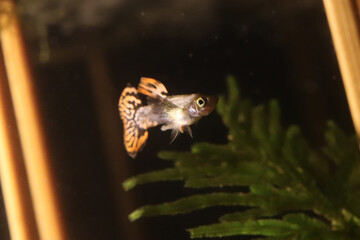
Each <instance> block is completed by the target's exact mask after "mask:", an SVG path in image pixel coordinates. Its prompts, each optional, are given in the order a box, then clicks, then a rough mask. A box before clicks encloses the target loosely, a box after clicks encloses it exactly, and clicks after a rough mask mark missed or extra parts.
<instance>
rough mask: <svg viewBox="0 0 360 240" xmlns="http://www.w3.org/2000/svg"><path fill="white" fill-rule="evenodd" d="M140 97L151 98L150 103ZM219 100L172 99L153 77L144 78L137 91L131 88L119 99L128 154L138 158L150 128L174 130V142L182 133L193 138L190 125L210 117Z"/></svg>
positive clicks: (200, 96)
mask: <svg viewBox="0 0 360 240" xmlns="http://www.w3.org/2000/svg"><path fill="white" fill-rule="evenodd" d="M139 94H143V95H145V96H147V104H144V103H143V102H142V100H141V98H140V96H139ZM217 100H218V97H217V96H209V95H204V94H198V93H195V94H186V95H173V96H169V94H168V92H167V89H166V88H165V86H164V85H163V84H162V83H161V82H159V81H157V80H155V79H152V78H144V77H143V78H141V79H140V83H139V86H138V88H137V89H136V88H135V87H132V86H130V85H128V86H127V87H126V88H125V89H124V90H123V92H122V93H121V96H120V99H119V112H120V117H121V120H122V122H123V126H124V145H125V148H126V151H127V152H128V154H129V156H131V157H132V158H135V157H136V155H137V153H138V152H139V151H141V150H142V148H143V147H144V146H145V143H146V140H147V138H148V131H147V129H149V128H151V127H155V126H158V125H162V126H161V130H162V131H166V130H172V141H173V140H174V139H175V138H176V137H177V136H178V134H179V133H180V132H181V133H184V132H185V131H186V132H188V133H189V135H190V136H191V137H192V132H191V129H190V125H191V124H193V123H195V122H197V121H198V120H199V119H200V118H201V117H203V116H206V115H208V114H210V113H211V112H212V111H213V110H214V108H215V106H216V103H217Z"/></svg>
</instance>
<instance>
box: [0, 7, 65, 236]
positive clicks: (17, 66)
mask: <svg viewBox="0 0 360 240" xmlns="http://www.w3.org/2000/svg"><path fill="white" fill-rule="evenodd" d="M0 4H1V5H0V7H1V9H2V10H3V12H4V11H5V12H8V13H11V14H10V15H9V14H1V15H0V22H1V23H2V28H1V31H0V37H1V45H2V49H3V54H4V61H5V66H6V71H7V75H8V81H9V87H10V92H11V97H12V100H13V104H14V110H15V116H16V121H17V125H18V129H19V135H20V141H21V146H22V149H23V154H24V161H25V166H26V171H27V175H28V179H29V185H30V192H31V197H32V200H33V204H34V212H35V217H36V222H37V225H38V229H39V235H40V238H41V239H43V240H50V239H51V240H61V239H65V237H64V231H63V227H62V222H61V220H60V216H59V208H58V204H57V201H56V197H55V191H54V189H55V185H54V183H53V179H52V177H53V176H52V175H51V172H50V168H49V158H48V156H47V152H46V147H45V141H44V134H43V132H42V129H41V123H40V117H39V110H38V108H37V104H36V100H35V96H34V89H33V85H32V84H33V79H32V77H31V74H30V69H29V64H28V61H27V56H26V52H25V46H24V40H23V37H22V34H21V31H20V27H19V23H18V20H17V18H16V15H15V4H14V1H10V0H1V1H0Z"/></svg>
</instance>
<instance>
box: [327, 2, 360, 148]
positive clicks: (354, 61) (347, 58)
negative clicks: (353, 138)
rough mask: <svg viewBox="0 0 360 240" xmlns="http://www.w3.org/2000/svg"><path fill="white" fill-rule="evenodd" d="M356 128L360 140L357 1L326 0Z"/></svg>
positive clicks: (359, 37)
mask: <svg viewBox="0 0 360 240" xmlns="http://www.w3.org/2000/svg"><path fill="white" fill-rule="evenodd" d="M323 2H324V6H325V11H326V15H327V19H328V22H329V26H330V30H331V35H332V38H333V42H334V46H335V50H336V55H337V58H338V62H339V66H340V71H341V75H342V79H343V82H344V87H345V91H346V96H347V99H348V103H349V106H350V111H351V116H352V120H353V123H354V127H355V131H356V133H357V136H358V140H359V143H360V35H359V27H360V26H359V24H358V23H359V21H358V20H359V19H357V17H358V16H357V14H356V12H357V11H358V9H355V6H356V5H355V2H353V1H352V0H323Z"/></svg>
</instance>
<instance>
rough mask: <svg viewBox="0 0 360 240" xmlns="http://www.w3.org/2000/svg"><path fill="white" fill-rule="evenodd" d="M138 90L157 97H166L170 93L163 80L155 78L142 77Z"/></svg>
mask: <svg viewBox="0 0 360 240" xmlns="http://www.w3.org/2000/svg"><path fill="white" fill-rule="evenodd" d="M137 90H138V92H139V93H142V94H144V95H146V96H149V97H151V98H156V99H165V98H166V97H167V96H168V95H169V94H168V91H167V90H166V87H165V86H164V84H162V83H161V82H159V81H157V80H155V79H153V78H147V77H142V78H141V79H140V83H139V86H138V89H137Z"/></svg>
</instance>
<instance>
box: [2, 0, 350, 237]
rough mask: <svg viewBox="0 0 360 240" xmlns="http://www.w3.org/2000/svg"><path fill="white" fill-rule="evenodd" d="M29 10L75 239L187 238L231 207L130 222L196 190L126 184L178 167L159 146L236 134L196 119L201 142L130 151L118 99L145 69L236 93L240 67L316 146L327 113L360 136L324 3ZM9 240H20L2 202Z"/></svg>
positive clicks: (255, 96)
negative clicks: (230, 82)
mask: <svg viewBox="0 0 360 240" xmlns="http://www.w3.org/2000/svg"><path fill="white" fill-rule="evenodd" d="M18 12H19V16H20V19H21V21H22V26H23V31H24V34H25V38H26V41H27V47H28V53H29V56H30V58H31V64H32V71H33V74H34V78H35V81H36V82H35V88H36V89H35V90H36V93H37V97H38V102H39V103H40V110H41V114H42V115H41V117H42V118H43V123H44V126H43V128H44V129H45V133H46V141H47V147H48V148H49V152H50V157H51V166H52V168H53V169H54V173H55V182H56V191H57V192H58V195H59V196H60V207H61V209H62V218H63V221H64V223H65V228H66V232H67V235H68V239H73V240H82V239H89V240H100V239H134V240H137V239H144V240H168V239H174V240H176V239H188V234H187V233H186V232H185V231H184V229H185V228H190V227H193V226H196V225H198V224H206V223H212V222H215V221H216V220H217V217H218V216H219V215H220V213H221V211H222V210H223V209H209V210H204V211H198V212H196V213H193V214H189V215H186V216H177V217H155V218H149V219H142V220H139V221H137V222H134V223H130V222H129V221H128V219H127V215H128V214H129V213H130V212H131V211H133V210H135V209H136V208H137V207H139V206H142V205H145V204H156V203H161V202H164V201H171V200H175V199H177V198H179V197H181V196H186V195H188V194H190V193H191V192H192V191H191V190H188V189H183V187H182V184H181V183H178V182H174V183H156V184H150V185H147V186H142V187H138V188H136V189H135V190H132V191H130V192H125V191H124V190H123V189H122V186H121V184H122V181H123V180H125V179H126V178H128V177H130V176H133V175H135V174H139V173H144V172H148V171H150V170H156V169H161V168H165V167H168V166H170V165H169V163H164V162H161V161H160V160H159V159H158V158H157V152H158V151H160V150H189V149H190V146H191V144H192V143H193V142H198V141H209V142H212V143H226V135H227V130H226V128H225V127H224V126H223V124H222V121H221V119H220V117H219V116H218V115H217V113H215V112H214V113H213V114H211V115H210V116H208V117H206V118H203V119H202V120H200V121H199V122H198V124H196V125H195V126H193V127H192V129H193V135H194V138H193V139H191V138H190V137H189V136H188V135H186V134H183V135H181V136H180V137H179V138H178V139H176V141H175V142H174V143H172V144H169V142H170V132H161V131H160V129H159V128H154V129H151V130H150V131H149V139H148V143H147V146H146V147H145V148H144V150H143V151H142V152H141V153H140V154H139V155H138V157H137V158H136V159H135V160H134V159H131V158H130V157H128V156H127V154H126V152H125V150H124V147H123V142H122V123H121V121H120V118H119V115H118V110H117V102H118V98H119V96H120V94H121V91H122V89H123V88H124V87H125V86H126V84H127V83H131V84H132V85H137V84H138V82H139V79H140V77H142V76H145V77H151V78H156V79H158V80H160V81H161V82H163V83H164V85H165V86H166V87H167V89H168V91H169V93H170V94H187V93H197V92H199V93H208V94H226V86H225V79H226V76H228V75H233V76H235V78H236V79H237V81H238V83H239V85H240V88H241V92H242V95H243V96H244V97H245V98H250V99H252V100H253V101H254V103H256V104H260V103H266V102H267V101H268V100H270V99H273V98H275V99H278V100H279V102H280V106H281V108H282V112H283V113H282V114H283V116H282V117H283V119H282V120H283V123H284V126H289V125H290V124H299V125H300V126H301V129H302V132H303V134H304V135H305V136H306V137H307V138H308V140H309V142H310V144H311V145H312V147H313V148H315V149H319V148H321V146H322V144H323V142H324V140H323V133H324V130H325V122H326V120H328V119H333V120H335V122H336V123H337V124H338V125H339V126H340V127H341V128H342V129H344V130H345V132H347V133H353V132H354V130H353V127H352V123H351V118H350V113H349V109H348V105H347V102H346V97H345V92H344V89H343V85H342V81H341V77H340V73H339V69H338V65H337V60H336V56H335V52H334V48H333V45H332V40H331V36H330V32H329V28H328V24H327V21H326V16H325V12H324V9H323V5H322V1H321V0H299V1H298V0H293V1H288V0H252V1H235V0H207V1H192V0H172V1H166V0H155V1H145V0H133V1H126V0H102V1H98V0H78V1H71V0H62V1H56V0H32V1H28V0H20V1H18ZM229 209H232V208H229ZM234 210H235V209H234ZM0 238H1V239H9V233H8V229H7V223H6V216H5V213H4V206H3V205H2V206H1V214H0Z"/></svg>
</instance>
